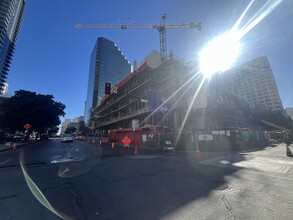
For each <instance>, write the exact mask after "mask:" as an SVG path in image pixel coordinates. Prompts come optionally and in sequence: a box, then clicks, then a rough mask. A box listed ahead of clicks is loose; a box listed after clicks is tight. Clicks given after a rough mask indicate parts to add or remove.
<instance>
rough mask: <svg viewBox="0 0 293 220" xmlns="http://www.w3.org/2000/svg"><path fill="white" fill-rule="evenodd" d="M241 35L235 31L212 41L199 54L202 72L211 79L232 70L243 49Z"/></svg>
mask: <svg viewBox="0 0 293 220" xmlns="http://www.w3.org/2000/svg"><path fill="white" fill-rule="evenodd" d="M240 38H241V37H240V34H239V33H238V32H237V31H235V30H233V31H229V32H226V33H224V34H222V35H220V36H217V37H216V38H214V39H213V40H211V41H210V42H209V43H208V44H207V45H206V46H205V47H204V48H203V49H202V50H201V52H200V53H199V66H200V71H201V72H202V73H203V74H204V75H205V76H206V77H211V76H212V75H213V74H215V73H217V72H223V71H225V70H228V69H229V68H231V66H232V65H233V64H234V62H235V60H236V58H237V57H238V55H239V53H240V49H241V44H240Z"/></svg>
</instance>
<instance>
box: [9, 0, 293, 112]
mask: <svg viewBox="0 0 293 220" xmlns="http://www.w3.org/2000/svg"><path fill="white" fill-rule="evenodd" d="M249 2H250V1H248V0H197V1H195V0H150V1H138V0H123V1H114V0H107V1H105V0H99V1H98V0H41V1H40V0H26V13H25V17H24V21H23V25H22V29H21V32H20V35H19V39H18V44H17V47H16V50H15V53H14V58H13V63H12V67H11V71H10V73H9V76H8V83H9V94H13V93H14V91H16V90H19V89H25V90H30V91H34V92H37V93H41V94H52V95H53V96H54V97H55V100H57V101H60V102H62V103H64V104H65V105H66V106H67V107H66V113H67V114H66V118H74V117H77V116H79V115H83V112H84V101H85V98H86V92H87V80H88V71H89V60H90V54H91V52H92V49H93V46H94V44H95V41H96V39H97V37H100V36H103V37H106V38H108V39H110V40H112V41H114V42H115V43H116V44H117V45H118V47H119V48H120V49H121V51H122V52H123V53H124V55H125V56H126V57H127V58H128V60H129V61H130V62H131V63H133V61H134V60H137V61H138V62H140V61H141V60H142V59H143V58H144V57H145V56H146V55H147V54H148V53H150V52H151V51H152V50H153V49H157V50H159V34H158V32H157V31H156V30H152V29H150V30H148V29H139V30H133V29H132V30H124V31H123V30H120V29H112V30H111V29H110V30H103V29H79V30H78V29H75V28H74V25H75V24H77V23H113V24H117V23H130V24H131V23H159V22H160V17H161V15H162V14H163V13H167V22H166V23H184V22H185V23H187V22H201V23H202V30H201V31H197V30H167V46H168V50H171V49H172V51H173V53H174V54H175V55H178V56H180V57H184V58H185V59H187V60H190V59H192V58H194V57H195V56H196V54H197V53H198V52H199V50H200V49H201V48H202V47H203V46H204V45H205V44H206V43H207V41H208V40H209V39H212V38H213V37H214V36H216V35H217V34H220V33H223V32H225V31H227V30H228V29H229V28H231V27H232V26H233V24H235V22H236V20H237V19H238V18H239V17H240V15H241V13H242V12H243V11H244V9H245V8H246V6H247V5H248V4H249ZM265 2H267V1H262V0H258V1H256V2H255V3H254V4H253V5H252V8H251V10H249V11H248V13H247V16H246V17H245V19H244V20H243V24H245V22H247V21H248V20H249V18H251V17H252V15H253V14H255V13H256V11H257V10H258V9H259V8H260V7H261V6H262V5H263V4H264V3H265ZM292 27H293V1H291V0H286V1H283V2H282V4H280V5H279V7H278V8H276V9H275V10H274V11H273V12H272V13H270V14H269V15H268V16H267V17H266V18H265V19H264V20H263V21H261V22H260V23H259V24H258V25H257V26H256V27H254V29H253V30H251V31H250V32H249V33H248V34H247V35H246V36H245V37H244V38H243V53H242V54H241V55H240V57H239V60H238V62H239V63H243V62H246V61H249V60H251V59H253V58H256V57H259V56H267V57H268V59H269V61H270V63H271V67H272V69H273V72H274V75H275V78H276V82H277V85H278V89H279V92H280V95H281V99H282V101H283V105H284V107H293V98H292V94H293V84H292V82H293V66H292V57H293V41H292V39H293V28H292Z"/></svg>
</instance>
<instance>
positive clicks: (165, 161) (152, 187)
mask: <svg viewBox="0 0 293 220" xmlns="http://www.w3.org/2000/svg"><path fill="white" fill-rule="evenodd" d="M60 146H61V147H60ZM50 147H52V146H51V145H50V144H49V145H48V146H45V147H43V148H42V149H43V151H39V152H38V153H34V154H33V153H32V154H31V155H30V156H28V155H27V156H26V160H27V162H29V161H30V160H31V159H32V158H33V157H38V158H39V159H40V158H45V155H46V154H49V153H52V152H55V151H58V150H59V152H58V153H61V152H62V155H66V154H69V155H67V156H69V157H70V156H71V157H73V158H75V159H76V158H78V157H79V159H80V160H79V161H78V160H73V161H61V160H60V162H58V163H47V164H46V165H41V166H27V171H28V174H29V175H30V178H31V179H32V180H33V181H34V182H35V184H36V185H37V186H38V187H39V189H40V190H41V191H42V193H43V194H44V195H45V196H46V198H47V200H48V201H49V202H50V203H51V204H52V206H53V207H54V208H55V209H56V210H58V211H59V212H61V213H64V214H65V215H67V216H70V217H74V218H75V219H117V220H118V219H119V220H120V219H164V218H166V219H182V218H185V219H202V218H206V217H207V218H210V219H218V217H219V213H220V214H221V215H222V214H223V215H224V216H226V217H227V218H228V217H233V212H232V211H231V208H230V207H229V206H227V205H226V204H227V201H226V198H225V196H224V195H225V193H226V192H229V191H231V190H233V186H231V185H229V184H227V177H229V176H233V175H235V173H237V171H238V170H239V169H240V168H239V167H236V166H233V163H236V162H240V161H242V160H244V159H245V158H244V156H243V155H237V156H235V155H230V156H227V157H226V159H225V161H219V162H220V163H223V164H229V165H230V168H229V169H227V168H223V167H221V166H210V165H207V164H202V163H198V162H199V161H200V160H198V159H196V155H186V156H176V155H173V154H170V155H158V154H148V155H147V154H141V153H142V152H140V154H139V155H133V154H134V151H133V149H132V148H129V149H127V150H125V149H123V148H122V149H120V148H119V147H117V149H116V151H115V152H116V153H113V152H114V151H113V149H112V148H111V147H110V148H109V147H103V148H97V146H94V145H91V146H89V145H88V144H85V143H82V142H76V143H74V144H73V145H71V144H70V143H68V144H62V145H59V144H58V147H59V148H60V149H59V148H58V149H56V148H52V149H51V148H50ZM97 149H100V150H97ZM111 152H112V156H109V155H111ZM117 152H118V153H119V154H120V153H122V154H121V155H123V157H113V155H117ZM27 153H28V152H27ZM37 155H38V156H37ZM30 158H31V159H30ZM34 159H35V160H36V158H34ZM59 159H60V158H59ZM11 175H12V174H11ZM19 184H20V183H19ZM22 184H24V183H23V182H22ZM219 192H220V194H219ZM27 196H30V199H28V200H27V203H29V204H35V203H37V200H36V199H33V200H32V196H31V194H29V193H27ZM23 199H24V198H23ZM22 203H23V200H18V199H14V201H13V203H6V204H5V206H4V208H5V207H6V208H7V209H9V210H11V207H10V208H9V207H8V206H9V205H13V206H17V207H23V209H25V207H26V205H23V204H22ZM28 206H29V205H28ZM29 207H31V206H29ZM25 210H26V211H23V212H19V213H22V214H21V216H19V214H18V212H14V213H10V214H11V216H13V217H15V219H16V218H20V217H21V219H32V218H34V217H35V216H36V215H35V214H33V212H32V210H29V209H27V208H26V209H25ZM44 210H46V208H45V207H43V206H38V210H34V213H36V212H37V213H43V214H42V216H43V217H42V219H59V217H57V216H55V215H54V214H53V213H51V212H50V211H49V210H46V211H44ZM44 213H45V214H44ZM44 216H45V217H44ZM184 216H185V217H184Z"/></svg>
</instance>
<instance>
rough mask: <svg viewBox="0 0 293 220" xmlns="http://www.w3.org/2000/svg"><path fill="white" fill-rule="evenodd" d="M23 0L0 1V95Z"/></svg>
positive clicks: (21, 13)
mask: <svg viewBox="0 0 293 220" xmlns="http://www.w3.org/2000/svg"><path fill="white" fill-rule="evenodd" d="M24 11H25V2H24V0H1V1H0V48H1V50H0V93H1V94H3V93H4V92H3V91H4V87H5V82H6V79H7V75H8V71H9V68H10V65H11V61H12V56H13V53H14V50H15V47H16V41H17V37H18V35H19V31H20V27H21V23H22V19H23V15H24Z"/></svg>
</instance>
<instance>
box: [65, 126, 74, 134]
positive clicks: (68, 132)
mask: <svg viewBox="0 0 293 220" xmlns="http://www.w3.org/2000/svg"><path fill="white" fill-rule="evenodd" d="M75 131H76V127H68V128H66V130H65V132H64V133H65V134H72V133H73V132H75Z"/></svg>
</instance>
